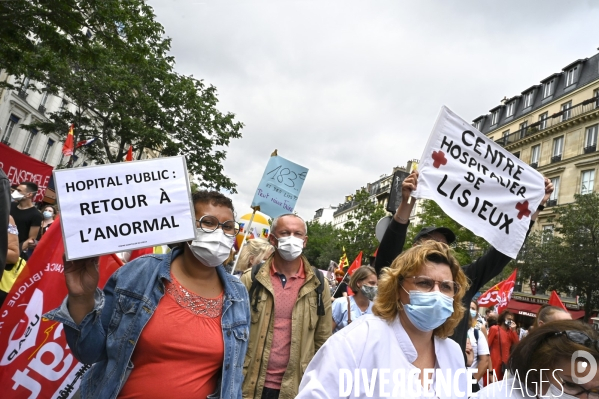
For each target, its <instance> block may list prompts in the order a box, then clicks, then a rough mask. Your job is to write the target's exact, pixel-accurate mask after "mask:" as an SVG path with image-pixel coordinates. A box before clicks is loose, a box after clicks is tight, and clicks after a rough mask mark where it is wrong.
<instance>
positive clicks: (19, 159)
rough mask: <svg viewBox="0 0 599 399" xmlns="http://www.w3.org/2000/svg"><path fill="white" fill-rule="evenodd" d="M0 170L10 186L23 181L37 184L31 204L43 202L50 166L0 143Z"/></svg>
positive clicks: (50, 174)
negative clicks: (4, 174)
mask: <svg viewBox="0 0 599 399" xmlns="http://www.w3.org/2000/svg"><path fill="white" fill-rule="evenodd" d="M0 168H2V170H4V173H6V176H8V180H10V184H11V185H13V184H21V183H22V182H24V181H30V182H34V183H35V184H37V187H38V189H37V195H36V196H35V198H34V199H33V202H41V201H43V199H44V192H45V191H46V187H48V182H49V181H50V177H51V176H52V169H53V168H52V166H50V165H48V164H47V163H44V162H41V161H38V160H37V159H35V158H31V157H30V156H28V155H25V154H23V153H22V152H19V151H17V150H13V149H12V148H10V147H9V146H7V145H6V144H3V143H0Z"/></svg>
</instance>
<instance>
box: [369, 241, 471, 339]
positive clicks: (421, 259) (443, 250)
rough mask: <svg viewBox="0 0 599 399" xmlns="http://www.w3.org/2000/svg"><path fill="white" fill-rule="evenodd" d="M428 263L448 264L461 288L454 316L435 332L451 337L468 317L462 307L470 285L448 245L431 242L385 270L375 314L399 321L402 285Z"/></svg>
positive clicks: (413, 248)
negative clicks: (404, 280) (405, 279)
mask: <svg viewBox="0 0 599 399" xmlns="http://www.w3.org/2000/svg"><path fill="white" fill-rule="evenodd" d="M427 262H432V263H440V264H446V265H448V266H449V268H450V270H451V275H452V277H453V281H454V282H456V283H458V284H459V285H460V288H459V290H458V292H457V293H456V294H455V295H454V297H453V314H452V315H451V316H450V317H449V318H448V319H447V320H446V321H445V323H443V324H441V325H440V326H439V327H437V328H435V330H434V331H433V334H434V335H435V336H436V337H439V338H447V337H449V336H450V335H451V334H452V333H453V330H454V329H455V328H456V327H457V325H458V324H459V322H460V320H462V317H463V316H464V312H465V307H464V305H462V298H463V297H464V294H465V293H466V290H467V289H468V286H469V283H468V279H467V277H466V275H465V274H464V272H463V271H462V268H461V267H460V264H459V262H458V261H457V259H456V258H455V257H454V255H453V251H452V250H451V248H449V247H448V246H447V244H443V243H440V242H437V241H433V240H428V241H425V242H422V243H421V244H419V245H416V246H414V247H412V248H410V249H409V250H407V251H406V252H404V253H402V254H401V255H400V256H398V257H397V258H395V260H394V261H393V263H392V264H391V266H390V267H387V268H385V269H383V272H382V273H381V276H380V277H379V283H378V285H379V289H378V295H377V297H376V299H375V301H374V306H373V307H372V312H373V313H374V314H375V315H377V316H379V317H380V318H382V319H385V320H386V321H388V322H391V321H393V320H395V318H396V317H397V316H398V315H399V312H403V311H404V310H403V306H402V305H401V304H400V300H399V290H400V289H401V286H400V285H401V282H402V281H403V279H404V278H406V277H408V276H411V275H414V274H415V273H417V272H418V270H420V269H421V268H422V267H423V266H424V265H425V264H426V263H427Z"/></svg>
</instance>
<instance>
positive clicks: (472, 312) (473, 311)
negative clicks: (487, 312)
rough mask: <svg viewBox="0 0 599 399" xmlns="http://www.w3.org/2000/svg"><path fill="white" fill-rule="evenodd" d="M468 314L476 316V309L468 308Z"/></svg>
mask: <svg viewBox="0 0 599 399" xmlns="http://www.w3.org/2000/svg"><path fill="white" fill-rule="evenodd" d="M470 316H472V318H473V319H474V318H476V310H472V309H470Z"/></svg>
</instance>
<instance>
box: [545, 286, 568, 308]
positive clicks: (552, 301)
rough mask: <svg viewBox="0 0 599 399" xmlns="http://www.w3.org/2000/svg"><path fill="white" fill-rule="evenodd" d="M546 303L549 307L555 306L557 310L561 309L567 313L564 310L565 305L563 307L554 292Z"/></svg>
mask: <svg viewBox="0 0 599 399" xmlns="http://www.w3.org/2000/svg"><path fill="white" fill-rule="evenodd" d="M548 303H549V305H551V306H556V307H558V308H562V309H564V310H565V311H566V312H567V311H568V309H566V305H564V303H563V302H562V300H561V299H560V298H559V295H557V292H555V290H553V291H551V295H550V296H549V302H548Z"/></svg>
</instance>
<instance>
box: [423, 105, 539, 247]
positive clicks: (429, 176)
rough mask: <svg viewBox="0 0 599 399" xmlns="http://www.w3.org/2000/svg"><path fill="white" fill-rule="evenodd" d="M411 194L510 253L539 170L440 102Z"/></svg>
mask: <svg viewBox="0 0 599 399" xmlns="http://www.w3.org/2000/svg"><path fill="white" fill-rule="evenodd" d="M419 168H420V177H419V178H418V188H417V190H416V191H415V192H414V193H413V194H412V195H413V196H414V197H415V198H426V199H431V200H434V201H435V202H436V203H437V204H438V205H439V206H440V207H441V209H443V211H445V213H447V215H449V216H450V217H451V218H452V219H454V220H455V221H456V222H458V223H460V224H461V225H463V226H464V227H466V228H467V229H469V230H470V231H472V232H473V233H474V234H476V235H478V236H481V237H483V238H485V239H486V240H487V241H488V242H489V243H490V244H491V245H493V246H494V247H495V248H496V249H497V250H498V251H500V252H502V253H504V254H505V255H507V256H509V257H511V258H515V257H516V255H517V254H518V251H519V250H520V248H521V247H522V244H523V243H524V239H525V238H526V232H527V231H528V228H529V226H530V217H531V215H532V214H533V213H534V212H535V211H536V209H537V207H538V206H539V204H540V202H541V200H542V199H543V196H544V194H545V183H544V178H543V176H542V175H541V174H540V173H539V172H537V171H536V170H534V169H533V168H531V167H530V166H528V164H526V163H524V162H523V161H521V160H520V159H519V158H518V157H517V156H515V155H514V154H512V153H511V152H510V151H508V150H507V149H505V148H503V147H501V146H499V145H498V144H496V143H495V142H494V141H492V140H490V139H489V138H488V137H486V136H485V135H484V134H482V133H481V132H479V131H478V130H477V129H476V128H474V127H473V126H472V125H470V124H469V123H468V122H466V121H465V120H463V119H462V118H460V117H459V116H457V115H456V114H454V113H453V112H452V111H450V110H449V109H448V108H447V107H445V106H443V107H442V108H441V112H440V114H439V117H438V118H437V121H436V122H435V127H434V128H433V131H432V133H431V136H430V137H429V139H428V143H427V145H426V148H425V149H424V152H423V153H422V157H421V158H420V165H419Z"/></svg>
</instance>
